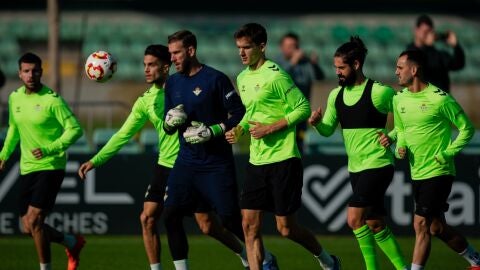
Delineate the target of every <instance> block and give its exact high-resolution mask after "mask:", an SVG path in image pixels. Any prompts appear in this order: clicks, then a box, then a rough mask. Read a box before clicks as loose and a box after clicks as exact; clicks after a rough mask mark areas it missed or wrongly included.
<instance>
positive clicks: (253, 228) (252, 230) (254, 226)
mask: <svg viewBox="0 0 480 270" xmlns="http://www.w3.org/2000/svg"><path fill="white" fill-rule="evenodd" d="M242 227H243V233H244V234H245V236H246V237H249V236H250V237H251V236H255V235H257V234H258V232H259V230H260V224H258V223H256V222H254V221H253V220H248V219H243V220H242Z"/></svg>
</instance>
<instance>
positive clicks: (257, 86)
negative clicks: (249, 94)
mask: <svg viewBox="0 0 480 270" xmlns="http://www.w3.org/2000/svg"><path fill="white" fill-rule="evenodd" d="M254 89H255V91H258V90H260V85H259V84H258V83H257V85H255V88H254Z"/></svg>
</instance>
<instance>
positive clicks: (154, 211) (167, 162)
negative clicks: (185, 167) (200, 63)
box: [78, 44, 179, 270]
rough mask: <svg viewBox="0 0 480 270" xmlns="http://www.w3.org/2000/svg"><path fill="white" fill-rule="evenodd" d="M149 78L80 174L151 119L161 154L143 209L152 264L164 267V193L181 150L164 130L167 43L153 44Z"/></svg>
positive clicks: (147, 52)
mask: <svg viewBox="0 0 480 270" xmlns="http://www.w3.org/2000/svg"><path fill="white" fill-rule="evenodd" d="M143 64H144V73H145V80H146V82H147V83H149V84H152V85H151V87H150V88H149V89H148V90H147V91H146V92H145V93H143V94H142V95H141V96H140V97H139V98H138V99H137V101H136V102H135V104H134V105H133V107H132V112H131V113H130V115H129V116H128V118H127V119H126V120H125V123H124V124H123V125H122V127H121V128H120V129H119V130H118V131H117V133H115V135H113V136H112V138H111V139H110V140H109V141H108V142H107V144H106V145H105V146H104V147H103V148H102V149H101V150H100V151H99V152H98V153H97V154H96V155H95V156H94V157H93V158H92V159H90V160H89V161H87V162H85V163H83V164H82V165H81V166H80V168H79V170H78V174H79V175H80V178H82V179H85V175H86V173H87V172H88V171H90V170H92V169H93V168H98V167H99V166H101V165H103V164H104V163H105V162H107V161H108V160H109V159H110V158H112V157H113V156H114V155H115V154H116V153H117V152H118V151H119V150H120V149H121V148H122V146H124V145H125V144H126V143H128V141H129V140H130V139H131V138H132V137H133V136H134V135H135V134H136V133H137V132H138V131H139V130H140V129H141V128H142V127H143V126H144V125H145V123H146V122H147V120H149V121H150V122H151V123H152V124H153V126H154V128H155V129H156V130H157V131H158V147H159V152H160V155H159V158H158V163H157V164H155V167H154V177H153V178H152V180H151V182H150V184H149V185H148V187H147V191H146V193H145V201H144V203H143V211H142V213H141V214H140V223H141V225H142V235H143V242H144V245H145V251H146V253H147V257H148V261H149V263H150V268H151V269H152V270H160V269H161V263H160V238H159V234H158V230H157V221H158V219H159V218H160V215H161V213H162V209H163V197H164V195H165V186H166V182H167V178H168V174H169V172H170V169H171V168H172V167H173V164H174V163H175V159H176V158H177V153H178V147H179V144H178V138H177V137H176V136H174V135H167V134H165V132H164V131H163V128H162V126H163V114H164V113H163V103H164V95H165V90H164V88H163V85H164V83H165V81H166V79H167V78H168V73H169V69H170V66H171V60H170V53H169V52H168V48H167V47H166V46H163V45H157V44H153V45H149V46H148V47H147V48H146V49H145V54H144V58H143Z"/></svg>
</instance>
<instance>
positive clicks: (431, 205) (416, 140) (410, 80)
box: [393, 50, 480, 270]
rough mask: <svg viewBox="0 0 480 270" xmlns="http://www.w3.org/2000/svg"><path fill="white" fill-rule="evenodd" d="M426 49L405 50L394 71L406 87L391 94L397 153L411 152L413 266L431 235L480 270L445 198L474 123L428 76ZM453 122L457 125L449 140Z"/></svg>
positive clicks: (422, 258)
mask: <svg viewBox="0 0 480 270" xmlns="http://www.w3.org/2000/svg"><path fill="white" fill-rule="evenodd" d="M424 71H425V55H424V54H423V52H421V51H418V50H414V51H404V52H402V53H401V54H400V56H399V58H398V60H397V68H396V70H395V74H396V75H397V77H398V83H399V84H400V85H401V86H403V87H405V89H403V90H401V91H400V92H399V93H397V95H396V96H395V97H394V98H393V110H394V122H395V129H396V130H397V136H398V137H397V145H396V150H395V154H396V156H397V157H399V158H402V159H403V158H405V157H408V160H409V163H410V172H411V178H412V180H413V181H412V185H413V193H414V198H415V215H414V220H413V223H414V229H415V236H416V239H415V248H414V250H413V258H412V266H411V270H420V269H424V267H425V264H426V263H427V259H428V256H429V254H430V243H431V238H432V236H436V237H438V238H439V239H440V240H442V241H443V242H444V243H445V244H447V246H448V247H450V248H451V249H452V250H454V251H455V252H457V253H458V254H459V255H460V256H462V257H463V258H465V260H467V261H468V263H469V264H470V265H471V266H470V267H469V268H468V269H477V270H480V255H479V254H478V252H477V251H476V250H475V249H474V248H473V247H472V246H471V245H470V244H468V242H467V240H466V239H465V237H463V236H462V235H461V234H459V233H458V232H456V231H455V230H454V229H453V228H452V227H450V226H449V225H448V224H447V223H446V220H445V214H444V212H446V211H447V210H448V203H447V199H448V196H449V194H450V191H451V189H452V183H453V181H454V178H455V163H454V157H455V155H456V154H458V153H459V152H460V151H461V150H462V148H463V147H464V146H465V145H466V144H467V143H468V142H469V141H470V139H471V138H472V136H473V134H474V132H475V129H474V127H473V125H472V123H471V121H470V119H469V118H468V116H467V115H466V114H465V112H464V111H463V109H462V107H461V106H460V105H459V104H458V103H457V101H456V100H455V99H454V98H453V97H452V96H450V95H449V94H448V93H446V92H444V91H443V90H442V89H440V88H438V87H436V86H435V85H433V84H431V83H429V82H428V81H425V79H424ZM452 124H453V125H454V126H455V127H456V128H457V129H458V130H459V133H458V136H457V137H456V138H455V140H453V141H452V140H451V135H452V128H451V127H452Z"/></svg>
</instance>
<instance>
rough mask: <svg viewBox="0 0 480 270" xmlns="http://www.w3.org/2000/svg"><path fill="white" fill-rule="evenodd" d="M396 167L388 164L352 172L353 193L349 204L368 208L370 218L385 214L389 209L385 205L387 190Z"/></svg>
mask: <svg viewBox="0 0 480 270" xmlns="http://www.w3.org/2000/svg"><path fill="white" fill-rule="evenodd" d="M393 173H394V168H393V166H392V165H387V166H385V167H381V168H375V169H368V170H364V171H360V172H351V173H350V184H351V185H352V190H353V195H352V197H351V198H350V201H349V203H348V206H350V207H359V208H366V207H369V208H370V211H369V213H367V217H366V218H367V219H368V218H375V217H379V216H385V215H386V214H387V211H386V209H385V205H384V198H385V192H386V191H387V188H388V186H389V185H390V183H391V182H392V180H393Z"/></svg>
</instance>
